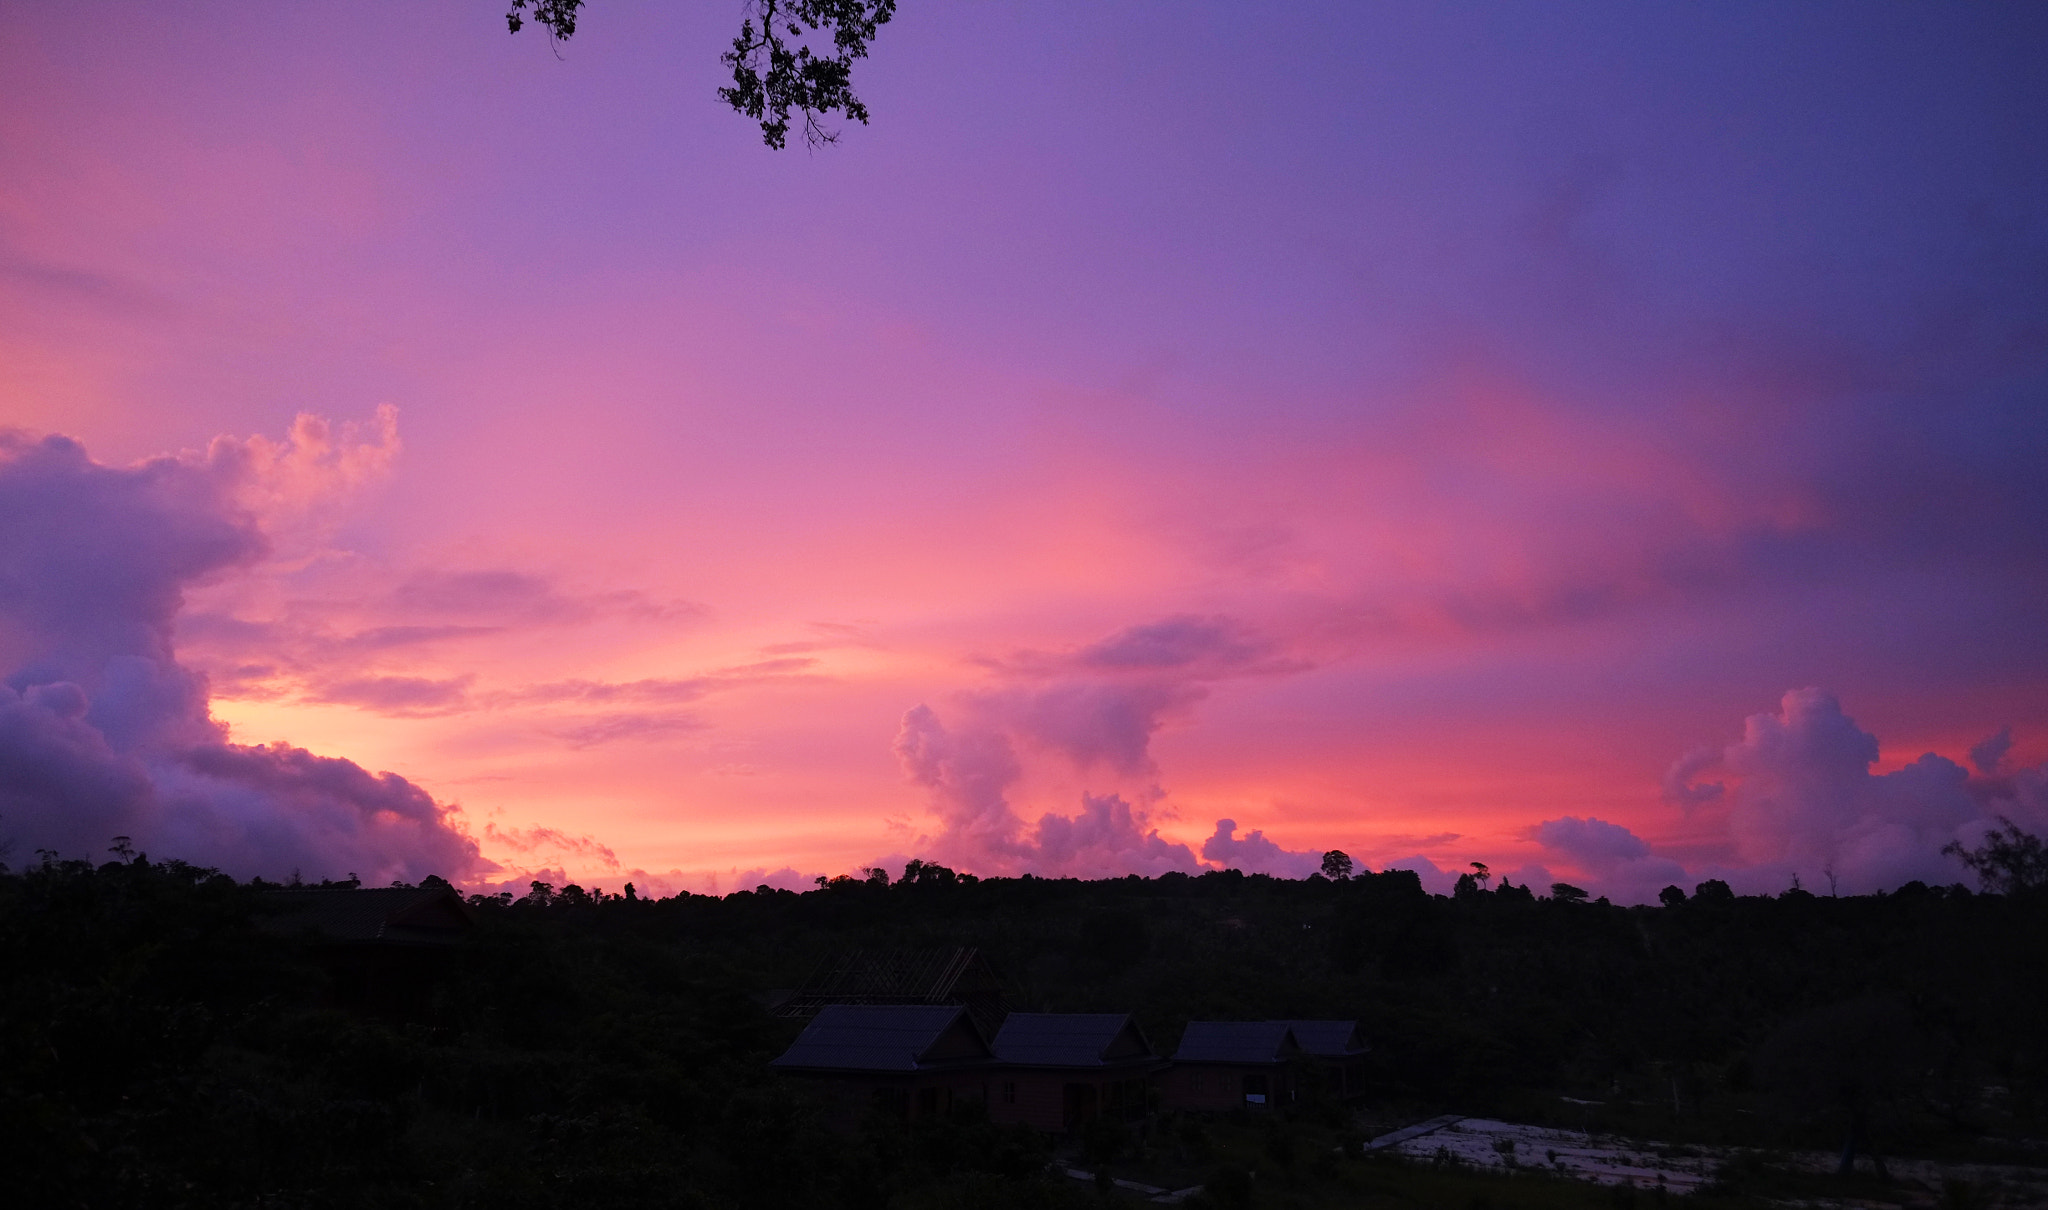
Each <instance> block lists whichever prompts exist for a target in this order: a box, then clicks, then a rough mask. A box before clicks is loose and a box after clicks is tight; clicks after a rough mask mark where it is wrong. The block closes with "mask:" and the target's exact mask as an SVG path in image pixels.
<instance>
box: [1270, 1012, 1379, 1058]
mask: <svg viewBox="0 0 2048 1210" xmlns="http://www.w3.org/2000/svg"><path fill="white" fill-rule="evenodd" d="M1271 1024H1274V1025H1285V1026H1286V1027H1287V1028H1289V1029H1291V1030H1293V1031H1294V1040H1295V1041H1296V1042H1297V1043H1299V1044H1300V1046H1301V1052H1302V1053H1303V1054H1307V1055H1320V1056H1322V1057H1324V1058H1332V1059H1334V1058H1343V1057H1344V1056H1346V1055H1362V1054H1364V1053H1365V1052H1366V1050H1367V1047H1366V1045H1365V1041H1364V1039H1362V1038H1360V1037H1359V1036H1358V1022H1356V1021H1275V1022H1271Z"/></svg>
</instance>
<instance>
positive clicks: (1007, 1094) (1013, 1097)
mask: <svg viewBox="0 0 2048 1210" xmlns="http://www.w3.org/2000/svg"><path fill="white" fill-rule="evenodd" d="M1016 1103H1017V1081H1015V1080H1004V1081H1003V1104H1005V1105H1015V1104H1016Z"/></svg>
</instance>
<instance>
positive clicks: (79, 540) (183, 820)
mask: <svg viewBox="0 0 2048 1210" xmlns="http://www.w3.org/2000/svg"><path fill="white" fill-rule="evenodd" d="M395 448H396V447H395V436H394V432H393V429H392V418H391V416H390V414H389V413H388V412H387V413H380V416H379V423H378V425H377V426H376V431H375V433H374V434H373V435H364V434H360V433H357V432H355V431H353V430H346V429H345V430H342V431H341V432H340V433H337V432H336V431H335V430H333V429H331V428H330V427H329V426H328V425H326V424H325V423H324V422H321V421H318V420H316V419H313V418H310V417H301V418H300V420H299V422H298V423H297V424H296V425H295V426H294V428H293V431H292V435H291V437H290V438H288V439H287V440H286V441H284V442H282V443H277V442H271V441H268V440H265V439H262V438H256V439H251V440H248V441H234V440H230V439H226V438H223V439H220V440H217V441H215V442H214V443H213V445H212V446H211V447H210V448H209V449H208V450H207V451H206V453H204V454H203V455H186V456H180V457H163V458H154V459H150V460H148V461H146V462H142V463H139V464H137V465H134V466H129V467H110V466H103V465H101V464H99V463H96V462H94V461H93V460H92V459H91V458H90V457H88V456H87V454H86V451H85V450H84V448H83V447H81V446H80V445H79V444H78V443H77V442H75V441H72V440H70V439H68V438H65V437H61V436H50V437H44V438H41V439H34V438H31V437H29V436H26V435H23V434H19V433H5V434H0V670H4V682H0V841H5V842H6V843H8V844H10V845H11V846H12V848H13V851H14V852H15V853H16V854H17V855H25V854H26V853H27V852H29V851H33V850H54V851H56V852H57V853H59V854H60V855H63V856H66V857H95V856H98V855H100V854H102V853H103V852H105V850H106V849H107V847H108V844H109V842H110V841H111V839H112V838H114V837H116V836H127V837H130V838H132V840H133V843H134V844H135V846H136V847H137V848H139V849H143V850H145V851H151V852H154V853H155V854H156V855H158V856H164V857H178V858H181V859H184V860H187V861H192V862H196V863H201V864H205V865H213V866H218V867H220V868H221V869H223V870H226V871H228V872H230V873H234V874H238V875H243V876H248V875H255V874H263V875H269V876H272V877H278V876H283V875H287V874H290V873H291V872H293V871H295V870H296V871H300V872H302V873H303V874H304V875H305V876H307V877H309V878H318V877H328V876H331V877H340V876H342V875H346V874H350V873H354V874H357V875H359V876H360V877H362V878H364V879H365V880H368V881H372V882H384V881H388V880H392V879H406V880H415V879H418V878H420V877H423V876H425V875H426V874H429V873H439V874H441V875H443V876H447V877H451V878H461V877H465V876H469V875H472V874H474V873H476V872H478V871H479V870H480V869H482V868H484V866H485V864H486V863H484V862H483V861H482V859H481V858H480V856H479V854H478V852H477V847H476V845H475V843H474V842H473V841H472V840H470V839H469V837H468V836H466V835H464V834H463V833H462V831H461V830H460V829H459V828H457V827H456V826H455V824H454V822H453V820H452V819H451V813H452V811H451V808H447V807H444V806H442V805H441V804H438V803H436V802H435V801H434V800H433V799H432V797H431V796H429V795H428V794H427V793H426V792H425V791H423V790H421V789H420V788H419V787H418V786H415V785H413V784H412V783H410V782H408V781H406V780H405V779H404V778H402V777H399V776H397V775H395V774H390V773H381V774H373V773H371V772H369V771H367V770H365V769H363V768H362V767H360V766H358V765H356V764H355V763H353V762H351V761H347V760H342V759H337V758H333V757H324V756H316V755H314V754H313V753H310V752H307V751H305V750H303V749H299V748H295V747H292V746H290V745H286V744H272V745H267V746H248V745H242V744H235V743H231V742H229V741H228V738H227V734H226V730H225V728H223V727H222V726H221V725H220V724H219V723H217V722H216V721H214V719H213V718H212V717H211V715H210V714H209V711H208V707H207V682H206V679H205V677H204V676H203V675H201V674H199V673H197V672H195V671H193V670H191V669H189V668H187V667H185V666H183V665H181V664H180V663H179V662H178V659H177V655H176V653H175V651H174V650H173V648H172V624H173V622H174V620H175V619H176V617H177V614H178V612H179V610H180V608H181V607H182V606H183V603H184V598H185V593H186V591H187V590H188V589H190V588H192V587H194V586H196V585H199V584H201V583H204V582H206V581H208V580H211V579H214V578H217V577H221V576H224V575H228V574H230V573H233V572H236V571H240V570H245V569H247V568H249V567H251V566H252V565H254V564H255V563H256V562H257V561H259V560H260V559H262V558H263V557H264V556H265V555H266V553H267V552H268V550H269V544H268V540H267V538H266V535H265V533H264V531H263V529H262V527H261V523H260V519H261V518H263V517H267V516H269V515H271V514H272V513H273V512H281V513H284V514H286V515H287V518H288V520H289V519H290V518H292V517H296V516H299V515H302V514H303V513H304V511H305V510H306V508H307V507H309V505H310V503H311V502H312V501H313V500H315V499H316V498H318V497H319V496H321V495H322V494H323V493H329V492H332V491H334V490H338V489H345V488H347V487H349V486H351V485H353V484H355V483H358V482H360V481H362V480H363V479H364V478H365V477H367V476H370V475H372V474H374V473H376V472H377V471H378V470H380V469H381V468H382V467H383V466H384V465H385V464H386V463H387V462H388V460H389V458H390V456H391V454H392V452H393V451H394V450H395Z"/></svg>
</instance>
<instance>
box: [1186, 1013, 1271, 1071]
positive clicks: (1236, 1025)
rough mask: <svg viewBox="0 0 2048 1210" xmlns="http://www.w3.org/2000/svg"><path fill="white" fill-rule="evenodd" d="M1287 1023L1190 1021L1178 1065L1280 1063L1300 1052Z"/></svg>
mask: <svg viewBox="0 0 2048 1210" xmlns="http://www.w3.org/2000/svg"><path fill="white" fill-rule="evenodd" d="M1300 1049H1301V1048H1300V1045H1299V1044H1298V1043H1296V1042H1295V1040H1294V1033H1293V1031H1292V1030H1290V1029H1288V1028H1287V1022H1285V1021H1190V1022H1188V1028H1187V1032H1186V1033H1184V1034H1182V1035H1181V1038H1180V1049H1179V1050H1176V1051H1174V1052H1173V1060H1174V1062H1176V1063H1280V1062H1284V1061H1285V1060H1286V1059H1287V1057H1288V1056H1289V1055H1290V1054H1296V1053H1299V1051H1300Z"/></svg>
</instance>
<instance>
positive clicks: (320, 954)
mask: <svg viewBox="0 0 2048 1210" xmlns="http://www.w3.org/2000/svg"><path fill="white" fill-rule="evenodd" d="M263 903H264V907H265V909H266V911H267V914H268V919H267V920H266V921H265V922H264V927H265V928H266V930H267V931H269V932H271V933H273V934H277V935H279V936H283V937H288V938H292V939H295V940H299V941H303V942H304V943H305V944H306V946H307V952H308V953H309V954H310V956H311V957H312V958H313V960H314V961H315V962H317V963H318V964H319V966H320V968H321V970H322V971H323V972H324V973H325V974H326V976H327V988H326V993H325V999H327V1000H328V1001H330V1002H331V1003H333V1004H335V1005H337V1006H339V1007H342V1008H348V1009H353V1010H356V1011H359V1012H370V1013H377V1014H380V1015H386V1016H398V1017H408V1018H417V1017H424V1016H428V1015H431V1011H432V1005H433V991H434V987H435V985H436V984H437V983H439V982H440V980H441V979H442V978H443V977H444V976H445V975H446V974H447V972H448V968H449V965H450V961H449V960H450V958H451V957H452V952H451V951H452V947H454V946H456V945H459V944H460V943H461V942H463V941H465V940H467V939H468V938H469V936H470V934H471V933H473V932H475V931H476V920H475V918H474V917H473V916H471V915H470V911H469V907H468V906H467V905H466V904H464V903H463V902H462V896H461V895H460V894H458V893H456V891H455V889H454V888H453V887H451V886H449V885H448V884H447V883H445V882H442V881H440V880H439V879H429V880H428V883H427V885H425V886H418V887H380V888H375V889H370V890H364V889H361V888H349V887H320V888H307V889H301V888H296V887H294V888H289V889H280V890H274V891H269V892H267V893H266V894H265V895H264V897H263Z"/></svg>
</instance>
